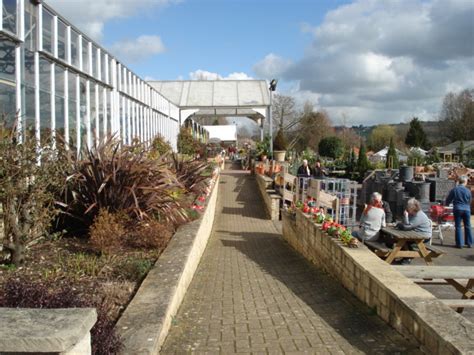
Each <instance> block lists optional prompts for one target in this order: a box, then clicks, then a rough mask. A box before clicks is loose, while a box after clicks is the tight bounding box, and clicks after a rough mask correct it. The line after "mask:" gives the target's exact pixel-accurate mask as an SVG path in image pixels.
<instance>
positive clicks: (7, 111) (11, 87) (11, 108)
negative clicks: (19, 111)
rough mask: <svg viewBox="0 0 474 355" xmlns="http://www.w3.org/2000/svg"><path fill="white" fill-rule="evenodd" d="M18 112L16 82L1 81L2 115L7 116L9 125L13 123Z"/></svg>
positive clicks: (0, 110) (0, 108)
mask: <svg viewBox="0 0 474 355" xmlns="http://www.w3.org/2000/svg"><path fill="white" fill-rule="evenodd" d="M15 113H16V89H15V83H9V82H0V115H2V119H3V116H4V117H5V118H6V122H7V126H10V125H13V123H14V122H15Z"/></svg>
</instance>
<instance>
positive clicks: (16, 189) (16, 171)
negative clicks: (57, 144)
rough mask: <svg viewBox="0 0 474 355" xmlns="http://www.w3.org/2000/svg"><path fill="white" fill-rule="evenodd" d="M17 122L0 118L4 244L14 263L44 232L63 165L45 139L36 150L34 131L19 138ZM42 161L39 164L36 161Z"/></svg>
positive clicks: (0, 179)
mask: <svg viewBox="0 0 474 355" xmlns="http://www.w3.org/2000/svg"><path fill="white" fill-rule="evenodd" d="M18 137H19V132H18V130H17V126H16V124H14V125H13V126H11V125H7V123H6V122H5V120H2V122H0V205H1V206H2V209H3V218H4V226H5V228H4V230H5V238H4V241H3V246H4V248H5V249H6V250H8V251H9V252H10V261H11V262H12V263H14V264H16V265H18V264H20V263H22V261H23V260H24V252H25V250H26V249H27V248H28V246H29V245H30V244H31V243H33V242H35V241H37V240H38V239H39V238H41V237H43V236H45V235H46V234H47V232H48V229H49V227H50V226H51V222H52V220H53V218H54V217H55V216H56V215H57V213H58V210H57V209H56V208H55V206H54V198H55V195H54V193H55V191H57V190H59V189H60V188H61V184H62V183H63V181H64V179H62V174H63V168H61V167H60V164H59V159H58V155H57V154H56V153H55V151H54V150H53V149H51V145H48V142H45V145H44V147H43V148H42V149H41V150H39V149H38V147H37V144H36V138H35V136H34V133H33V132H31V131H29V130H27V131H26V132H24V134H23V140H22V141H19V140H18ZM39 162H41V165H39V164H38V163H39Z"/></svg>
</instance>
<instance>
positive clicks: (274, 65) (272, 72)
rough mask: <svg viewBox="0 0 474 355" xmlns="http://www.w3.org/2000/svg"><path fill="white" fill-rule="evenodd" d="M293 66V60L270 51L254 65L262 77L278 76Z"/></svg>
mask: <svg viewBox="0 0 474 355" xmlns="http://www.w3.org/2000/svg"><path fill="white" fill-rule="evenodd" d="M290 66H291V61H290V60H287V59H284V58H282V57H280V56H278V55H276V54H273V53H270V54H267V55H266V56H265V58H263V59H262V60H261V61H259V62H258V63H256V64H255V65H254V66H253V71H254V72H255V73H256V74H257V76H259V77H260V78H266V79H269V78H278V77H280V76H281V75H282V73H284V72H285V70H287V69H288V68H289V67H290Z"/></svg>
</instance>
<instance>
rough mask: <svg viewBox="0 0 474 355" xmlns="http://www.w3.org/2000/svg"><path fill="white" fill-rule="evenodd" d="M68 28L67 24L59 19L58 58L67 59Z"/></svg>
mask: <svg viewBox="0 0 474 355" xmlns="http://www.w3.org/2000/svg"><path fill="white" fill-rule="evenodd" d="M66 29H67V26H66V24H65V23H64V22H62V21H61V20H58V58H59V59H62V60H64V61H65V60H66Z"/></svg>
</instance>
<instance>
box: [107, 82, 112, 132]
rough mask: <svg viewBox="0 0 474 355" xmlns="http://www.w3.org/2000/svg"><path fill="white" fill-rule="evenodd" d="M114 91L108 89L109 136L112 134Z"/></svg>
mask: <svg viewBox="0 0 474 355" xmlns="http://www.w3.org/2000/svg"><path fill="white" fill-rule="evenodd" d="M111 101H112V90H109V89H107V135H111V134H112V108H111Z"/></svg>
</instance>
